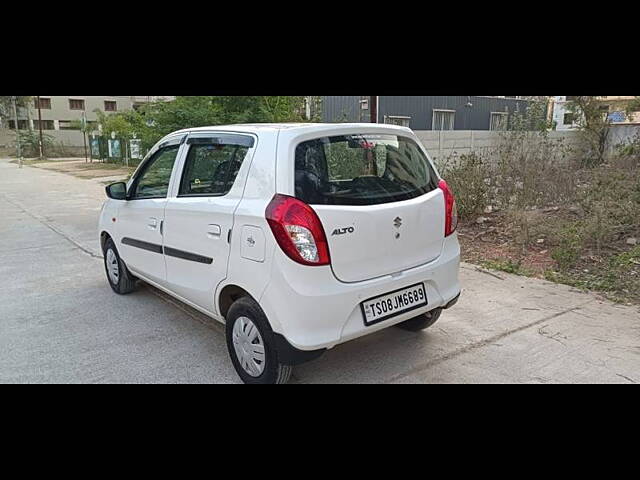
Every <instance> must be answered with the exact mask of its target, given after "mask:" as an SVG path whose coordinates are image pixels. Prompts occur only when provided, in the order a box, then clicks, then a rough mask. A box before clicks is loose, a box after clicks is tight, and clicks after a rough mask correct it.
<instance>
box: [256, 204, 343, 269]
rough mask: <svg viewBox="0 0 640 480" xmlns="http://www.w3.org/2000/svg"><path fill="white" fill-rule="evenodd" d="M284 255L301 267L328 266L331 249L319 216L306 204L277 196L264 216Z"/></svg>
mask: <svg viewBox="0 0 640 480" xmlns="http://www.w3.org/2000/svg"><path fill="white" fill-rule="evenodd" d="M265 215H266V218H267V222H269V226H270V227H271V231H272V232H273V235H274V236H275V237H276V241H277V242H278V245H280V248H281V249H282V251H283V252H284V253H285V254H286V255H287V256H288V257H289V258H290V259H291V260H294V261H295V262H298V263H301V264H302V265H314V266H317V265H329V264H330V263H331V260H330V258H329V245H328V243H327V237H326V235H325V233H324V228H322V223H321V222H320V219H319V218H318V215H317V214H316V212H315V211H314V210H313V209H312V208H311V207H310V206H309V205H307V204H306V203H304V202H302V201H300V200H298V199H297V198H293V197H289V196H287V195H280V194H276V195H275V196H274V197H273V199H272V200H271V202H270V203H269V205H268V206H267V210H266V212H265Z"/></svg>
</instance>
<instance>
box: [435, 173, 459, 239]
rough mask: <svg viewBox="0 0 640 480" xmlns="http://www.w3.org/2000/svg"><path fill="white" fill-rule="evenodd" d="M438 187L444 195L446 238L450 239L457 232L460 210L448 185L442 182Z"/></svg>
mask: <svg viewBox="0 0 640 480" xmlns="http://www.w3.org/2000/svg"><path fill="white" fill-rule="evenodd" d="M438 187H439V188H440V190H442V192H443V193H444V208H445V221H444V236H445V237H448V236H449V235H451V234H452V233H453V232H455V231H456V228H457V227H458V209H457V207H456V199H455V198H454V196H453V192H451V189H450V188H449V185H447V182H445V181H444V180H440V183H438Z"/></svg>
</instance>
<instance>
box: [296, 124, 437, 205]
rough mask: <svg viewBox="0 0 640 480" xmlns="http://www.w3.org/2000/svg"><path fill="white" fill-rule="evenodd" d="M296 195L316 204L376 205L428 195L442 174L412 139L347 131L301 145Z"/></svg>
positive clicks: (298, 158) (297, 151)
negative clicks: (439, 173)
mask: <svg viewBox="0 0 640 480" xmlns="http://www.w3.org/2000/svg"><path fill="white" fill-rule="evenodd" d="M295 169H296V171H295V182H296V184H295V188H296V197H298V198H299V199H300V200H302V201H304V202H306V203H309V204H316V205H375V204H381V203H390V202H397V201H402V200H408V199H411V198H415V197H418V196H420V195H424V194H425V193H428V192H430V191H432V190H434V189H435V188H437V183H438V179H437V177H436V174H435V172H434V170H433V168H432V167H431V164H430V163H429V161H428V159H427V157H426V156H425V155H424V153H423V152H422V150H421V149H420V147H419V146H418V145H417V144H416V142H415V141H413V140H412V139H411V138H407V137H400V136H396V135H378V134H372V135H341V136H335V137H324V138H319V139H316V140H310V141H307V142H303V143H301V144H300V145H298V147H297V148H296V158H295Z"/></svg>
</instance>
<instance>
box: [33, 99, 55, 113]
mask: <svg viewBox="0 0 640 480" xmlns="http://www.w3.org/2000/svg"><path fill="white" fill-rule="evenodd" d="M33 104H34V106H35V107H36V109H37V108H40V109H41V110H51V99H50V98H43V97H40V103H38V99H37V98H34V99H33Z"/></svg>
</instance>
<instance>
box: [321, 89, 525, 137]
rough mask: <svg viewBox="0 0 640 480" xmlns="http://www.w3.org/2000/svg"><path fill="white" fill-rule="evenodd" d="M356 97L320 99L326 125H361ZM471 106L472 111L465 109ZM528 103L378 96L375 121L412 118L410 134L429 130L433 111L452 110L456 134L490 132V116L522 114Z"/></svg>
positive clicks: (465, 97) (497, 99) (464, 98)
mask: <svg viewBox="0 0 640 480" xmlns="http://www.w3.org/2000/svg"><path fill="white" fill-rule="evenodd" d="M360 98H361V97H358V96H343V97H336V96H333V97H331V96H326V97H323V119H324V121H325V122H339V121H349V122H358V121H360ZM468 103H471V105H472V106H471V107H467V106H466V105H467V104H468ZM527 104H528V102H527V101H525V100H515V99H509V98H492V97H480V96H471V97H469V96H417V95H416V96H400V95H397V96H380V97H379V101H378V119H379V122H380V123H384V116H385V115H390V116H394V115H399V116H406V117H411V121H410V127H411V128H412V129H413V130H431V129H432V121H433V110H434V109H436V110H437V109H444V110H455V111H456V115H455V123H454V129H455V130H489V124H490V118H491V112H508V113H513V112H515V111H524V110H526V108H527Z"/></svg>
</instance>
